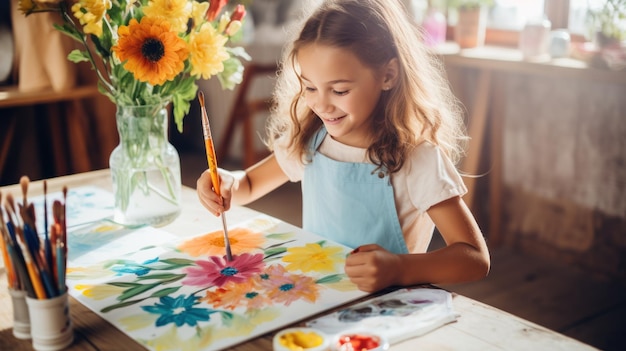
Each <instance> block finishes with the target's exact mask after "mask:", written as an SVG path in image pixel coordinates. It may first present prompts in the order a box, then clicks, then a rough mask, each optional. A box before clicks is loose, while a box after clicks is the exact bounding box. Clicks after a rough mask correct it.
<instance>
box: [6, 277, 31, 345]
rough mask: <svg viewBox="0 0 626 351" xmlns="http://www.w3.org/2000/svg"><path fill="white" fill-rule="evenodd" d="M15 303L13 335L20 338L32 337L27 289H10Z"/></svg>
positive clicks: (12, 300) (12, 301)
mask: <svg viewBox="0 0 626 351" xmlns="http://www.w3.org/2000/svg"><path fill="white" fill-rule="evenodd" d="M9 295H11V303H12V304H13V336H15V337H16V338H18V339H23V340H26V339H30V316H29V315H28V305H27V304H26V291H24V290H15V289H9Z"/></svg>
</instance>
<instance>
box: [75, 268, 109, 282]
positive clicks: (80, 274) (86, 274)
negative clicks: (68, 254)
mask: <svg viewBox="0 0 626 351" xmlns="http://www.w3.org/2000/svg"><path fill="white" fill-rule="evenodd" d="M114 274H115V273H113V272H111V271H110V270H108V269H106V268H104V267H103V266H101V265H93V266H88V267H68V268H67V277H68V279H71V280H85V279H97V278H104V277H108V276H111V275H114Z"/></svg>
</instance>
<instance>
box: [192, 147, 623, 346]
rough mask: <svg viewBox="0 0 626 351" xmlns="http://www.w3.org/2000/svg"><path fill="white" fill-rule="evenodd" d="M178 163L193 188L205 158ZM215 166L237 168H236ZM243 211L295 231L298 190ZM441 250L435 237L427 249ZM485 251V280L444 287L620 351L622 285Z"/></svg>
mask: <svg viewBox="0 0 626 351" xmlns="http://www.w3.org/2000/svg"><path fill="white" fill-rule="evenodd" d="M181 160H182V161H181V164H182V165H181V167H182V173H183V184H185V185H187V186H190V187H194V188H195V184H196V179H197V178H198V176H199V175H200V173H201V172H202V170H204V169H205V168H206V158H205V155H203V154H202V152H188V153H182V152H181ZM221 166H222V167H224V168H226V169H237V164H236V163H231V164H226V165H224V164H222V165H221ZM248 207H250V208H253V209H255V210H258V211H261V212H264V213H267V214H269V215H271V216H274V217H276V218H280V219H282V220H284V221H286V222H289V223H291V224H294V225H297V226H300V225H301V223H302V217H301V210H302V204H301V195H300V185H299V184H286V185H284V186H282V187H281V188H279V189H277V190H276V191H274V192H273V193H271V194H269V195H267V196H265V197H264V198H262V199H259V200H257V201H255V202H254V203H252V204H250V205H249V206H248ZM441 245H442V240H441V238H440V237H439V236H435V238H434V239H433V242H432V244H431V248H436V247H440V246H441ZM490 249H491V260H492V261H491V264H492V269H491V272H490V274H489V276H488V277H487V278H485V279H483V280H481V281H479V282H475V283H469V284H460V285H454V286H444V287H445V288H446V289H448V290H450V291H453V292H456V293H459V294H461V295H464V296H467V297H470V298H473V299H475V300H478V301H481V302H484V303H487V304H489V305H491V306H494V307H497V308H500V309H502V310H504V311H507V312H509V313H511V314H514V315H517V316H520V317H522V318H525V319H527V320H530V321H532V322H535V323H537V324H540V325H542V326H544V327H547V328H549V329H552V330H555V331H558V332H560V333H562V334H565V335H568V336H570V337H572V338H575V339H578V340H580V341H582V342H585V343H587V344H590V345H592V346H595V347H597V348H599V349H601V350H609V351H612V350H615V351H617V350H626V285H624V284H623V283H618V282H613V281H609V280H605V279H601V278H598V277H593V276H592V275H591V274H587V273H585V272H582V271H578V270H577V269H575V268H572V267H566V266H564V265H562V264H558V263H555V262H551V261H547V260H544V259H541V258H537V257H530V256H528V255H521V254H519V253H516V252H515V251H513V250H511V249H508V248H505V247H496V248H490ZM461 318H462V316H461Z"/></svg>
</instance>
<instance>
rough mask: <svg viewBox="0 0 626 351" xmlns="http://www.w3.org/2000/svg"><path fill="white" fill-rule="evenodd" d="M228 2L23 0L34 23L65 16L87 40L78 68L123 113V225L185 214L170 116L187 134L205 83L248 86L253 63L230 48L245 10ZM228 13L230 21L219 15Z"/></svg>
mask: <svg viewBox="0 0 626 351" xmlns="http://www.w3.org/2000/svg"><path fill="white" fill-rule="evenodd" d="M227 2H228V1H227V0H211V1H201V0H198V1H196V0H73V1H72V0H20V1H19V9H20V11H21V12H23V13H24V14H25V15H26V16H28V15H31V14H34V13H38V12H51V11H55V12H58V13H59V14H60V15H61V17H62V20H63V22H62V25H55V28H56V29H57V30H59V31H61V32H62V33H64V34H66V35H68V36H69V37H71V38H73V39H74V40H76V41H77V42H78V43H80V47H81V49H76V50H73V51H72V52H70V53H69V55H68V59H69V60H70V61H72V62H75V63H79V62H88V63H89V64H90V65H91V67H92V69H93V70H94V71H95V73H96V75H97V77H98V89H99V91H100V92H101V93H102V94H104V95H106V96H108V97H109V98H110V99H111V101H113V103H114V104H115V105H116V106H117V113H116V122H117V127H118V131H119V134H120V145H118V146H117V148H116V149H115V150H114V151H113V152H112V154H111V158H110V161H109V162H110V167H111V173H112V178H113V190H114V193H115V207H116V208H115V220H116V221H119V222H121V223H123V224H133V225H135V224H150V225H164V224H166V223H168V222H169V221H171V220H173V219H174V218H176V216H178V214H179V212H180V187H181V185H180V184H181V181H180V160H179V157H178V153H177V152H176V150H175V149H174V147H173V146H172V145H171V144H170V143H169V141H168V139H167V126H168V119H167V116H168V110H167V108H169V107H170V104H171V108H172V110H173V115H174V120H175V122H176V126H177V128H178V130H179V131H180V132H182V129H183V119H184V117H185V115H186V114H187V113H188V112H189V109H190V106H191V100H193V99H195V97H196V94H197V90H198V86H197V84H196V81H197V80H198V79H209V78H210V77H212V76H217V78H218V79H219V81H220V83H221V85H222V87H223V88H225V89H233V88H234V87H235V86H236V85H237V84H238V83H240V82H241V80H242V76H243V65H242V63H241V61H240V59H246V60H249V57H248V55H247V53H246V52H245V50H244V49H243V48H242V47H235V46H230V45H227V44H228V43H229V42H233V40H232V39H233V37H234V36H236V35H238V33H240V28H241V26H242V20H243V19H244V17H245V13H246V11H245V7H244V6H243V5H242V4H239V5H237V6H235V7H234V10H233V11H232V13H230V12H229V11H225V6H226V5H227ZM220 14H221V15H220Z"/></svg>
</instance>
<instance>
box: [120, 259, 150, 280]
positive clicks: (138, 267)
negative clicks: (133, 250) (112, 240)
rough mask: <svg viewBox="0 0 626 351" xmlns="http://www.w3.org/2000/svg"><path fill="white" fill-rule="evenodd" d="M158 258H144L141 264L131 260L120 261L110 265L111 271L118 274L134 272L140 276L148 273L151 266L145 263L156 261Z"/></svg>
mask: <svg viewBox="0 0 626 351" xmlns="http://www.w3.org/2000/svg"><path fill="white" fill-rule="evenodd" d="M158 260H159V258H158V257H157V258H153V259H150V260H146V261H144V262H143V263H141V264H137V263H134V262H132V261H121V262H119V263H120V264H117V265H115V266H113V267H111V270H112V271H113V272H116V273H118V274H120V275H122V274H134V275H136V276H139V277H140V276H142V275H146V274H148V273H150V270H151V268H149V267H147V265H149V264H151V263H154V262H157V261H158Z"/></svg>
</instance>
